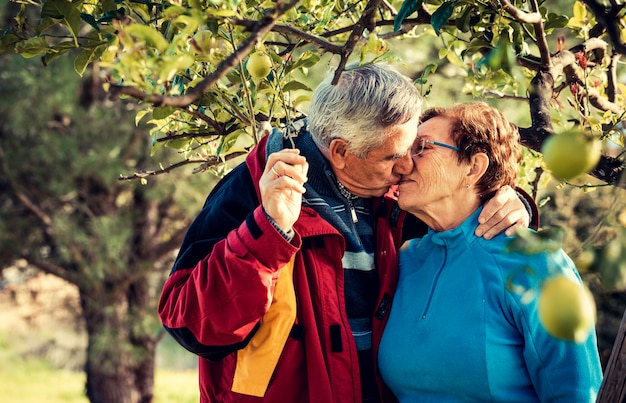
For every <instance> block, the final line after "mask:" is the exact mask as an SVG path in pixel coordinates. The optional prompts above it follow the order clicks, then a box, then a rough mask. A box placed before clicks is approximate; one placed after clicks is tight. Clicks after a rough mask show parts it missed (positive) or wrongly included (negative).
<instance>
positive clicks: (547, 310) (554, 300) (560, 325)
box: [539, 275, 596, 343]
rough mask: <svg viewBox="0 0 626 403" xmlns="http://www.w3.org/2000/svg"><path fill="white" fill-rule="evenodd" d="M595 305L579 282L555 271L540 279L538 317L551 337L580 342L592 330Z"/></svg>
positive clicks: (587, 290)
mask: <svg viewBox="0 0 626 403" xmlns="http://www.w3.org/2000/svg"><path fill="white" fill-rule="evenodd" d="M595 313H596V305H595V302H594V300H593V295H591V292H590V291H589V289H587V287H586V286H584V285H583V284H579V283H577V282H574V281H572V280H570V279H569V278H567V277H565V276H563V275H558V276H555V277H551V278H549V279H547V280H545V281H544V283H543V286H542V288H541V294H540V296H539V320H540V321H541V324H542V325H543V327H544V328H545V329H546V331H547V332H548V333H550V334H551V335H552V336H554V337H558V338H560V339H565V340H571V341H575V342H577V343H582V342H584V341H585V340H587V337H588V336H589V333H590V332H591V331H592V330H593V326H594V321H595Z"/></svg>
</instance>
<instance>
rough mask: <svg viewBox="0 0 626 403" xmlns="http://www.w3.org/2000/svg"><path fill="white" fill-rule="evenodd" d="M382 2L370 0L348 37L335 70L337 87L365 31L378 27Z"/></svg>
mask: <svg viewBox="0 0 626 403" xmlns="http://www.w3.org/2000/svg"><path fill="white" fill-rule="evenodd" d="M381 1H382V0H370V1H369V2H368V3H367V5H366V6H365V10H363V14H361V18H359V21H358V22H357V23H356V24H355V26H354V29H353V30H352V33H351V34H350V36H349V37H348V40H347V41H346V43H345V44H344V45H343V51H342V53H341V60H340V61H339V66H337V69H336V70H335V76H334V77H333V81H332V84H333V85H337V83H338V82H339V77H340V76H341V73H342V72H343V71H344V70H345V67H346V63H348V58H349V57H350V55H351V54H352V51H353V50H354V47H355V46H356V44H357V43H358V41H359V39H360V38H361V36H362V35H363V32H365V30H366V29H367V30H369V31H370V32H372V31H374V28H375V27H376V20H375V15H376V9H377V8H378V6H379V5H380V3H381Z"/></svg>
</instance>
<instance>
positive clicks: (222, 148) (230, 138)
mask: <svg viewBox="0 0 626 403" xmlns="http://www.w3.org/2000/svg"><path fill="white" fill-rule="evenodd" d="M241 134H245V132H244V131H243V130H235V131H234V132H232V133H231V134H229V135H227V136H225V137H224V138H223V139H222V143H221V144H220V145H219V146H218V147H217V150H216V151H215V155H226V154H228V151H229V150H230V149H231V148H232V147H233V146H234V145H235V143H236V142H237V139H238V138H239V136H240V135H241Z"/></svg>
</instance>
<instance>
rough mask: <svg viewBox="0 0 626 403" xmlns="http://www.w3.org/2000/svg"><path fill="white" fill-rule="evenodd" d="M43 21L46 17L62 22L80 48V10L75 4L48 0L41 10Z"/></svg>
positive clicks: (64, 0) (60, 0) (65, 0)
mask: <svg viewBox="0 0 626 403" xmlns="http://www.w3.org/2000/svg"><path fill="white" fill-rule="evenodd" d="M41 17H42V20H43V19H45V17H49V18H53V19H57V20H61V22H62V23H63V24H64V25H65V26H67V28H68V29H69V30H70V33H71V34H72V36H73V37H74V42H75V44H76V46H77V47H78V32H79V31H80V21H81V19H80V10H79V9H78V7H77V5H76V4H75V3H70V2H69V1H67V0H48V1H46V2H45V3H44V5H43V7H42V8H41Z"/></svg>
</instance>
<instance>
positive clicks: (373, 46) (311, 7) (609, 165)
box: [0, 0, 626, 184]
mask: <svg viewBox="0 0 626 403" xmlns="http://www.w3.org/2000/svg"><path fill="white" fill-rule="evenodd" d="M58 4H59V3H58V0H46V1H43V2H42V3H41V5H40V6H41V9H40V10H41V12H40V21H41V22H40V23H39V26H37V27H31V26H30V25H29V21H35V20H36V19H34V18H30V19H29V18H28V16H27V10H28V9H29V8H36V7H37V6H36V5H34V4H32V5H28V6H26V7H24V8H22V9H20V11H19V12H18V13H17V14H16V15H15V18H14V26H13V27H12V29H10V30H7V31H5V32H4V33H3V36H2V37H1V39H2V42H0V44H1V45H0V50H1V51H2V52H15V53H20V54H22V55H24V56H26V57H33V56H35V55H40V54H43V60H44V62H45V63H50V62H51V61H53V60H54V58H56V57H60V56H62V55H64V54H66V53H67V52H69V50H71V49H75V48H79V50H80V51H81V53H80V54H79V56H78V57H77V59H76V62H75V66H76V70H77V72H78V73H79V74H82V73H83V72H84V70H85V67H86V65H88V64H89V63H92V62H100V63H101V65H102V66H103V69H102V70H103V71H105V72H107V77H106V78H105V81H106V86H107V88H108V91H109V93H110V95H111V96H112V97H114V98H117V97H123V98H132V99H135V100H136V101H138V102H139V103H141V104H142V105H145V107H146V108H145V110H144V111H142V112H140V114H138V118H137V120H138V121H139V120H141V119H142V118H143V117H144V116H147V117H148V118H149V119H150V120H149V123H150V124H152V125H153V126H154V127H153V129H152V130H151V133H150V134H151V136H152V137H153V146H154V147H155V148H158V147H162V146H163V145H165V146H166V147H174V148H176V149H177V150H178V151H179V152H180V153H181V154H183V156H184V158H183V160H182V161H181V162H180V164H179V165H178V164H176V165H174V166H173V167H172V168H165V169H163V168H162V169H157V170H153V171H151V173H150V175H156V174H159V173H161V172H167V171H169V170H170V169H173V168H174V167H177V166H183V165H188V164H194V163H197V164H198V165H199V166H202V167H207V166H209V167H210V166H213V165H212V164H221V163H222V161H224V160H225V158H224V157H226V156H227V155H229V154H230V153H241V152H246V151H245V150H246V149H247V148H249V147H250V145H253V144H254V142H255V140H254V139H255V138H256V136H255V131H256V129H255V128H256V127H258V126H259V124H260V122H262V121H267V122H269V123H271V124H272V125H273V126H275V127H276V126H284V125H288V124H289V122H290V121H292V120H293V119H294V115H301V113H300V112H298V111H299V105H300V104H302V103H304V102H307V97H308V96H310V92H311V91H312V89H311V88H309V85H308V84H307V83H306V81H305V80H304V79H303V77H306V74H307V69H308V68H310V67H312V66H314V65H315V64H316V63H318V62H319V61H320V60H321V59H320V57H321V56H322V55H324V54H329V55H334V56H335V57H333V58H332V60H333V69H334V78H335V80H336V79H337V77H338V75H339V74H340V73H341V72H342V71H343V69H345V67H346V65H347V63H348V62H349V61H350V60H354V59H358V60H359V62H360V63H370V62H376V61H378V60H384V59H385V58H386V57H388V56H389V54H388V53H386V52H387V51H388V47H387V41H389V40H391V39H394V40H402V39H407V38H411V37H414V36H416V35H433V34H434V35H436V36H437V37H438V39H437V41H435V42H433V44H434V43H438V46H439V53H440V55H454V56H453V57H448V58H449V59H450V60H451V61H452V59H453V58H456V59H457V61H456V62H455V63H464V64H465V65H466V69H467V72H468V73H469V74H468V75H469V76H473V77H476V82H475V83H474V84H473V85H474V87H475V88H478V87H481V88H482V89H481V90H480V91H481V93H482V94H484V95H488V94H490V93H496V92H497V93H500V94H502V91H499V89H500V88H502V87H505V88H506V87H509V88H514V87H518V88H519V87H520V83H521V82H523V81H524V80H529V81H528V83H527V84H526V85H527V97H526V101H527V102H528V103H529V106H530V114H531V121H532V125H531V127H528V128H523V129H522V130H521V135H522V141H523V143H524V145H525V146H527V147H529V148H531V149H533V150H536V151H539V150H541V146H542V144H543V142H544V141H545V140H546V139H547V138H548V137H549V136H550V135H551V134H552V133H553V132H554V131H555V129H554V123H555V122H554V117H553V116H552V117H551V113H553V111H554V110H555V108H557V109H559V108H560V109H561V110H560V111H559V112H561V111H563V110H564V108H569V110H570V111H573V113H574V114H575V117H574V119H575V120H578V124H580V125H584V124H587V122H588V121H589V120H590V119H591V118H592V117H593V116H592V114H593V113H594V111H600V112H606V115H603V116H602V118H601V119H603V120H602V122H601V123H602V130H601V131H602V133H600V132H599V131H598V130H597V129H596V134H597V135H598V136H603V137H608V136H618V137H619V136H622V137H620V138H623V135H620V134H619V133H618V131H617V129H616V128H617V127H618V123H619V121H620V120H621V119H622V118H623V113H624V112H623V111H624V100H623V99H624V95H623V94H622V93H621V91H623V89H621V88H620V87H619V83H618V82H617V69H618V68H620V66H621V64H620V63H619V61H620V57H621V55H622V54H623V53H624V48H625V47H624V44H623V41H622V37H621V36H620V32H621V30H622V29H623V27H622V25H623V24H626V20H625V18H624V14H626V11H625V9H624V6H623V5H619V4H617V3H615V2H612V3H610V4H609V5H603V4H600V3H598V2H597V1H596V0H584V3H574V5H573V12H574V16H573V17H565V16H563V15H562V13H561V11H560V10H555V12H548V13H546V12H543V11H541V10H540V7H539V3H538V1H537V0H531V1H529V2H527V3H522V4H519V3H517V2H511V1H509V0H498V1H497V2H493V3H484V2H479V1H474V0H470V1H467V2H460V1H449V2H444V3H443V4H442V3H440V2H436V1H434V0H432V1H431V0H417V1H416V0H406V1H388V0H369V1H367V2H355V3H345V4H343V3H342V6H343V8H342V7H341V5H339V4H334V5H332V6H330V5H326V4H321V3H319V2H310V3H307V4H303V3H300V2H297V1H295V0H291V1H278V2H259V3H258V4H253V5H249V4H243V3H232V4H231V3H224V4H223V5H221V6H219V7H218V6H215V5H214V4H213V3H211V2H208V1H199V2H193V3H190V4H188V5H177V4H166V3H160V2H140V1H130V2H125V3H124V4H122V3H119V4H118V3H115V2H102V3H99V4H97V5H95V6H93V7H90V8H85V7H84V6H83V5H79V4H74V3H71V4H69V3H68V4H65V3H63V4H64V7H65V8H62V7H56V8H55V5H57V6H58ZM542 7H547V6H546V5H545V4H543V5H542ZM52 9H56V10H57V11H55V13H56V14H55V13H51V11H50V10H52ZM585 13H587V14H586V16H585ZM60 15H63V18H59V16H60ZM593 17H595V19H596V21H597V22H596V23H595V25H593V24H592V22H591V21H593ZM613 17H615V18H613ZM620 24H622V25H620ZM566 26H568V27H569V28H570V29H571V30H572V31H574V30H576V29H578V30H579V32H580V35H579V37H581V38H582V39H581V40H579V41H578V39H575V38H570V39H568V41H570V42H571V41H578V43H576V44H574V45H573V46H569V47H565V46H564V42H563V41H562V40H561V38H560V37H556V38H555V35H554V34H553V30H554V29H555V28H563V27H566ZM418 27H419V28H420V29H422V28H423V29H422V30H423V31H424V32H426V34H419V33H418V32H421V31H419V30H418V29H416V28H418ZM90 28H91V30H90ZM64 35H65V37H64ZM431 37H432V36H431ZM423 38H429V36H423ZM555 39H556V40H555ZM420 40H421V39H420ZM550 43H552V44H554V43H556V44H557V47H556V51H551V50H550V46H549V44H550ZM609 43H610V45H609ZM530 45H533V47H534V48H535V49H536V52H537V55H533V54H531V52H530V50H529V49H530ZM444 51H445V52H444ZM251 53H263V54H265V55H267V56H269V57H270V58H271V70H270V73H269V74H268V75H267V77H264V78H263V79H254V78H252V77H251V76H250V75H249V74H248V72H247V63H248V61H249V58H248V56H249V55H250V54H251ZM442 57H443V58H444V59H443V60H442V61H440V62H439V63H445V62H446V60H445V58H446V56H442ZM434 66H435V67H431V66H429V67H427V68H425V71H424V72H423V73H422V76H421V78H419V80H420V83H422V85H423V83H424V82H425V81H426V80H427V75H428V74H433V72H434V71H435V70H436V65H434ZM520 69H522V70H520ZM520 71H523V74H522V73H520ZM592 71H593V72H594V74H596V76H597V75H598V74H600V73H601V74H603V75H604V77H606V79H605V80H602V85H604V83H606V85H604V86H603V87H597V86H596V84H595V83H594V82H593V81H591V80H590V76H591V75H590V74H591V72H592ZM501 72H504V73H506V74H504V75H503V74H501ZM296 73H298V74H299V75H296ZM522 76H524V77H525V78H521V77H522ZM531 78H532V79H531ZM567 91H569V92H570V93H571V95H568V102H569V103H570V105H561V104H559V102H561V101H559V100H558V98H559V97H565V93H566V92H567ZM426 94H427V92H426ZM501 96H503V97H508V98H511V99H513V98H515V99H523V98H524V96H523V95H522V94H519V93H509V94H503V95H501ZM559 124H560V125H561V126H562V125H563V124H562V123H559ZM246 138H247V139H249V140H250V141H248V143H246V141H243V139H246ZM216 144H217V145H216ZM241 147H243V149H242V148H241ZM218 157H219V158H218ZM201 170H202V169H199V171H201ZM622 171H623V160H622V159H621V157H619V156H618V157H617V158H616V157H612V156H604V157H603V158H602V160H601V162H600V163H599V164H598V167H597V169H596V170H594V172H593V173H592V174H593V175H594V176H595V177H597V178H599V179H602V180H604V181H606V182H607V183H611V184H615V183H618V181H619V178H620V177H621V173H622ZM145 175H146V173H140V172H139V173H137V174H136V175H129V176H125V177H124V179H128V178H141V177H142V176H143V177H144V179H145Z"/></svg>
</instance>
